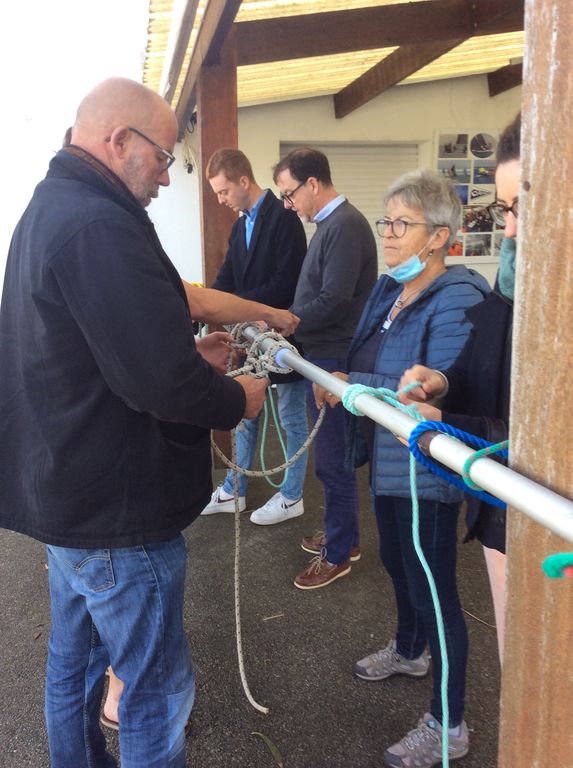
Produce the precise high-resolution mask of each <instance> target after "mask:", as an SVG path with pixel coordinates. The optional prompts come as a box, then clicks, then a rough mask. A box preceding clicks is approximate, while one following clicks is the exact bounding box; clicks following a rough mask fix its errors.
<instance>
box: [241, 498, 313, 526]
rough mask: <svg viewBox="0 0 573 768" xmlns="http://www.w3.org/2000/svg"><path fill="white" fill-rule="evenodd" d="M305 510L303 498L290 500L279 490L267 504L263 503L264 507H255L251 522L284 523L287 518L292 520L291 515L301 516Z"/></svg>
mask: <svg viewBox="0 0 573 768" xmlns="http://www.w3.org/2000/svg"><path fill="white" fill-rule="evenodd" d="M303 512H304V504H303V503H302V499H299V500H298V501H289V500H288V499H285V497H284V496H283V495H282V493H281V492H280V491H279V492H278V493H275V495H274V496H273V497H272V498H271V499H269V500H268V501H267V503H266V504H263V506H262V507H259V509H255V511H254V512H252V513H251V523H256V524H257V525H274V524H275V523H283V522H284V521H285V520H290V519H291V517H299V516H300V515H302V513H303Z"/></svg>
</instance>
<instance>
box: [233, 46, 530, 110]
mask: <svg viewBox="0 0 573 768" xmlns="http://www.w3.org/2000/svg"><path fill="white" fill-rule="evenodd" d="M523 45H524V34H523V32H512V33H509V34H503V35H490V36H487V37H474V38H471V39H470V40H466V42H465V43H462V44H461V45H459V46H458V47H457V48H454V49H453V50H452V51H450V52H449V53H446V54H445V55H444V56H441V57H440V58H439V59H436V60H435V61H433V62H432V63H431V64H429V65H428V66H427V67H424V68H423V69H420V70H418V71H417V72H416V73H415V74H413V75H412V76H411V77H409V78H407V79H406V80H404V81H403V82H404V83H406V84H407V83H420V82H426V81H428V80H439V79H443V78H448V77H463V76H465V75H476V74H482V73H484V72H493V71H494V70H496V69H499V68H500V67H503V66H505V65H506V64H509V63H510V60H511V59H514V58H518V57H520V56H523ZM394 50H395V48H380V49H377V50H373V51H358V52H356V53H350V54H337V55H335V56H315V57H312V58H308V59H295V60H292V61H280V62H276V63H273V64H254V65H252V66H248V67H239V69H238V72H237V80H238V83H237V87H238V99H239V104H240V105H241V106H250V105H254V104H265V103H269V102H273V101H289V100H292V99H304V98H307V97H309V96H324V95H329V94H333V93H337V92H338V91H340V90H342V88H344V87H345V86H346V85H348V84H349V83H351V82H352V81H353V80H355V79H356V78H357V77H360V75H362V74H363V73H364V72H367V71H368V70H369V69H370V68H371V67H373V66H374V65H375V64H377V63H378V62H379V61H381V60H382V59H384V58H385V57H386V56H388V55H389V54H390V53H392V51H394Z"/></svg>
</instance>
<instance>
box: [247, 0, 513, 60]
mask: <svg viewBox="0 0 573 768" xmlns="http://www.w3.org/2000/svg"><path fill="white" fill-rule="evenodd" d="M501 5H503V6H504V7H505V10H506V12H505V13H504V14H500V13H499V8H500V6H501ZM523 5H524V0H506V1H505V2H502V1H500V0H480V2H479V3H475V2H474V3H469V2H467V0H431V2H425V3H398V4H396V5H383V6H376V7H373V8H360V9H354V10H349V11H331V12H327V13H312V14H305V15H303V16H287V17H281V18H272V19H262V20H258V21H243V22H236V27H237V63H238V65H239V66H243V65H247V64H262V63H266V62H272V61H283V60H288V59H298V58H305V57H307V56H327V55H330V54H336V53H351V52H352V51H365V50H372V49H375V48H386V47H393V46H396V45H398V46H401V45H419V44H424V43H430V42H435V41H437V40H443V39H444V35H446V34H447V37H448V38H449V39H452V40H453V39H466V38H468V37H471V36H474V35H484V34H496V33H503V32H515V31H517V30H520V29H523Z"/></svg>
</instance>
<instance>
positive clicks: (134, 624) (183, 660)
mask: <svg viewBox="0 0 573 768" xmlns="http://www.w3.org/2000/svg"><path fill="white" fill-rule="evenodd" d="M186 560H187V551H186V546H185V541H184V539H183V537H182V536H181V535H179V536H177V537H176V538H174V539H172V540H170V541H166V542H161V543H159V544H150V545H146V546H137V547H125V548H121V549H71V548H68V547H53V546H48V576H49V583H50V596H51V612H52V631H51V634H50V640H49V644H48V670H47V677H46V701H45V713H46V723H47V727H48V740H49V745H50V757H51V761H52V762H51V765H52V768H116V761H115V759H114V758H113V757H112V756H111V755H110V754H109V753H108V752H107V751H106V748H105V738H104V736H103V734H102V732H101V729H100V726H99V708H100V704H101V698H102V692H103V683H104V674H105V670H106V667H107V666H108V665H109V664H110V663H111V665H112V667H113V670H114V672H115V673H116V674H117V676H118V677H119V678H120V679H121V680H123V682H124V686H125V687H124V689H123V693H122V695H121V699H120V704H119V720H120V723H121V727H120V731H119V744H120V753H121V765H122V768H142V766H146V768H184V766H185V765H186V760H185V724H186V722H187V719H188V717H189V714H190V712H191V708H192V706H193V700H194V696H195V679H194V673H193V667H192V665H191V657H190V654H189V648H188V645H187V640H186V638H185V632H184V629H183V591H184V585H185V568H186Z"/></svg>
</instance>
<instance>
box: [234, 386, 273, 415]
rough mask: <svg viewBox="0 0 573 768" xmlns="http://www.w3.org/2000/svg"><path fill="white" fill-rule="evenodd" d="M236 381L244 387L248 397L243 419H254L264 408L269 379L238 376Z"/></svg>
mask: <svg viewBox="0 0 573 768" xmlns="http://www.w3.org/2000/svg"><path fill="white" fill-rule="evenodd" d="M235 381H236V382H237V383H238V384H240V385H241V386H242V387H243V389H244V390H245V395H246V396H247V403H246V405H245V413H244V414H243V418H245V419H254V418H255V416H256V415H257V414H258V413H259V411H260V410H261V408H262V407H263V403H264V402H265V397H266V394H267V387H268V386H269V384H270V381H269V380H268V379H267V378H262V379H256V378H255V377H254V376H237V378H236V379H235Z"/></svg>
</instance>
